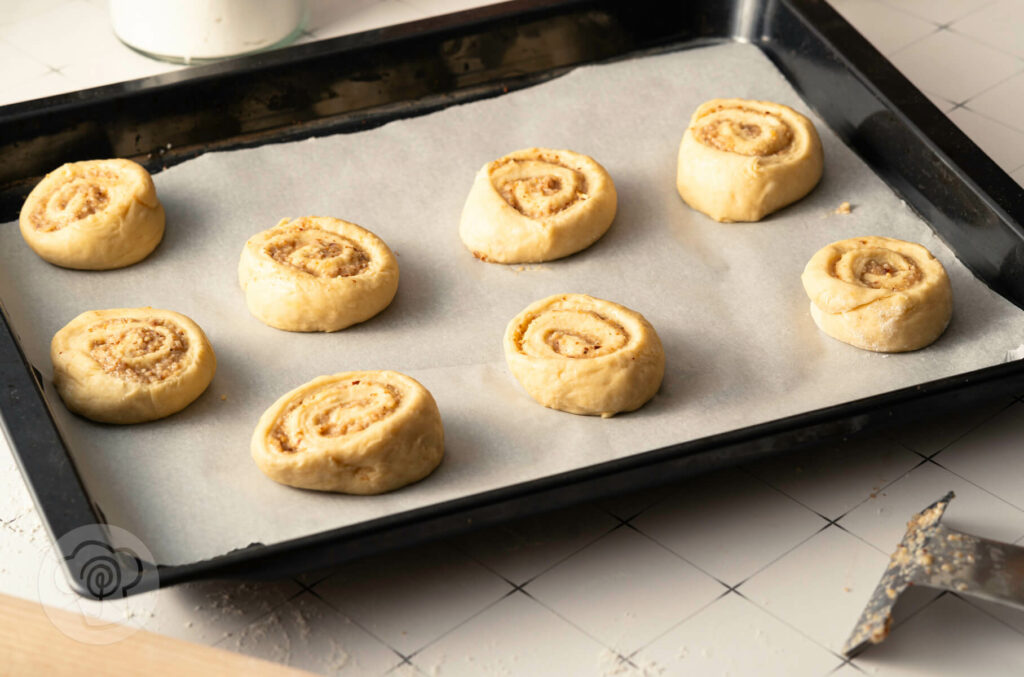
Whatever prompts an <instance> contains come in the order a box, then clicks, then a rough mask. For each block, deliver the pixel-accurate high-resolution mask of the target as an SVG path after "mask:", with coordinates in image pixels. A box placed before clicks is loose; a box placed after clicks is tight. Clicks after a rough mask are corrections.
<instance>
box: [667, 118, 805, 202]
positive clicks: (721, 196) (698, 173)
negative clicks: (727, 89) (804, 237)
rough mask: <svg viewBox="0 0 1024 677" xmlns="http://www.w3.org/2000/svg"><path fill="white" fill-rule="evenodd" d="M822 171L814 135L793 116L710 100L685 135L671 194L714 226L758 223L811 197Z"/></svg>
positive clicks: (800, 119) (803, 119) (800, 120)
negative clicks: (745, 222)
mask: <svg viewBox="0 0 1024 677" xmlns="http://www.w3.org/2000/svg"><path fill="white" fill-rule="evenodd" d="M823 166H824V155H823V154H822V149H821V140H820V139H819V138H818V132H817V131H816V130H815V129H814V125H813V124H811V121H810V120H808V119H807V118H806V117H804V116H803V115H801V114H800V113H797V112H796V111H795V110H793V109H792V108H790V107H788V106H783V105H782V104H778V103H772V102H770V101H748V100H746V99H712V100H711V101H708V102H707V103H703V104H701V105H700V107H698V108H697V111H696V112H695V113H694V114H693V118H691V120H690V126H689V127H687V129H686V132H685V133H684V134H683V141H682V143H681V144H680V145H679V167H678V172H677V174H676V188H678V189H679V195H681V196H682V198H683V200H685V201H686V204H688V205H690V206H691V207H693V208H694V209H696V210H697V211H701V212H704V213H705V214H707V215H708V216H710V217H711V218H713V219H715V220H716V221H760V220H761V219H762V218H763V217H764V216H765V215H767V214H770V213H772V212H774V211H776V210H777V209H781V208H782V207H785V206H786V205H788V204H790V203H792V202H796V201H797V200H799V199H800V198H802V197H803V196H805V195H807V193H809V192H811V189H812V188H814V186H816V185H817V183H818V180H819V179H820V178H821V172H822V167H823Z"/></svg>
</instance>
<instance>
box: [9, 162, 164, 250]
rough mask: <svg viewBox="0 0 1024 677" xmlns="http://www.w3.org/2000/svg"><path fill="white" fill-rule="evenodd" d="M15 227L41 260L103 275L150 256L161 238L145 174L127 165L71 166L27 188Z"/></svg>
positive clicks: (160, 218)
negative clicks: (18, 228)
mask: <svg viewBox="0 0 1024 677" xmlns="http://www.w3.org/2000/svg"><path fill="white" fill-rule="evenodd" d="M20 226H21V235H22V237H23V238H24V239H25V242H27V243H28V245H29V247H31V248H32V250H33V251H35V252H36V253H37V254H38V255H39V256H40V257H42V258H43V259H44V260H46V261H49V262H50V263H52V264H54V265H58V266H63V267H65V268H78V269H82V270H108V269H111V268H123V267H124V266H129V265H131V264H133V263H136V262H138V261H141V260H142V259H144V258H146V257H147V256H149V254H150V252H152V251H153V250H154V249H155V248H156V246H157V245H158V244H159V243H160V240H161V238H163V235H164V208H163V206H162V205H161V204H160V201H159V200H158V199H157V196H156V187H155V186H154V185H153V179H152V178H151V177H150V175H149V172H147V171H146V170H145V169H144V168H143V167H141V166H140V165H138V164H136V163H134V162H132V161H131V160H91V161H88V162H73V163H69V164H66V165H63V166H61V167H60V168H58V169H57V170H56V171H53V172H50V173H49V174H47V175H46V177H45V178H44V179H43V180H42V181H40V182H39V183H38V184H37V185H36V187H35V188H33V189H32V192H31V193H29V196H28V198H27V199H26V200H25V204H24V205H23V206H22V208H21V218H20Z"/></svg>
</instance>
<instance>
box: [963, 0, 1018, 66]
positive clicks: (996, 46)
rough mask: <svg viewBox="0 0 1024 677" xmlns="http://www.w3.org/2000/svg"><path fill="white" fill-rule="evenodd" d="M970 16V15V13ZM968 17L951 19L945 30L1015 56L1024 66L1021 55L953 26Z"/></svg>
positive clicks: (993, 49) (1006, 54)
mask: <svg viewBox="0 0 1024 677" xmlns="http://www.w3.org/2000/svg"><path fill="white" fill-rule="evenodd" d="M987 6H988V5H986V7H987ZM980 9H984V7H982V8H980ZM979 11H980V10H979ZM973 13H974V12H971V14H973ZM968 16H970V15H968ZM966 18H967V17H966V16H963V17H960V18H959V19H955V20H953V21H951V22H950V23H949V24H947V25H946V26H944V27H943V29H944V30H948V31H949V32H950V33H956V34H957V35H959V36H960V37H961V38H965V39H967V40H970V41H971V42H973V43H974V44H976V45H981V46H982V47H988V48H989V49H991V50H992V51H995V52H999V53H1000V54H1003V55H1005V56H1009V57H1013V58H1014V59H1016V60H1017V61H1018V62H1020V65H1021V67H1024V58H1022V57H1021V56H1020V55H1018V54H1015V53H1014V52H1008V51H1007V50H1005V49H1003V48H1002V47H1000V46H999V45H993V44H992V43H989V42H982V41H981V39H980V38H978V37H976V36H974V35H971V34H969V33H963V32H961V31H958V30H957V29H956V28H955V27H954V26H953V24H955V23H957V22H959V21H962V20H963V19H966Z"/></svg>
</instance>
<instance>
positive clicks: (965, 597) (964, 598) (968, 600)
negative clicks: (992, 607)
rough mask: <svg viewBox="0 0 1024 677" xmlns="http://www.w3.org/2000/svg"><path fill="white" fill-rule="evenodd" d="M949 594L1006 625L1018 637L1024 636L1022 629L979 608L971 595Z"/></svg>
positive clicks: (975, 599)
mask: <svg viewBox="0 0 1024 677" xmlns="http://www.w3.org/2000/svg"><path fill="white" fill-rule="evenodd" d="M949 594H951V595H953V596H954V597H956V598H957V599H959V600H960V601H962V602H964V603H965V604H969V605H970V606H972V607H973V608H975V609H977V610H978V611H980V612H982V613H983V614H985V615H986V616H988V617H989V618H992V619H993V620H996V621H999V622H1000V623H1002V624H1003V625H1005V626H1006V627H1008V628H1010V629H1011V630H1013V631H1014V632H1016V633H1017V634H1018V635H1024V630H1022V629H1020V628H1018V627H1016V626H1014V625H1011V624H1009V623H1007V622H1006V621H1004V620H1003V619H1002V618H1000V617H999V616H996V615H995V614H993V613H992V612H991V611H989V610H988V609H983V608H982V607H980V606H978V605H977V604H976V603H975V602H976V601H977V598H976V597H972V596H970V595H958V594H957V593H955V592H951V593H949Z"/></svg>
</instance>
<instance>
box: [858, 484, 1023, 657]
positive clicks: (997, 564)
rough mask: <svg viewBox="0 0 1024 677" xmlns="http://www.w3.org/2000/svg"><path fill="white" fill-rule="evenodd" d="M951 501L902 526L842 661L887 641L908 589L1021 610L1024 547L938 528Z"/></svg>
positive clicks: (948, 496)
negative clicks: (921, 588) (924, 589)
mask: <svg viewBox="0 0 1024 677" xmlns="http://www.w3.org/2000/svg"><path fill="white" fill-rule="evenodd" d="M953 496H954V494H953V492H952V491H951V492H949V493H948V494H946V495H945V496H943V497H942V498H940V499H939V500H938V501H936V502H935V503H933V504H931V505H930V506H928V507H927V508H925V509H924V510H922V511H921V512H920V513H918V514H917V515H914V516H913V517H912V518H911V520H910V521H909V522H908V523H907V533H906V534H905V535H904V536H903V540H902V541H900V544H899V546H897V548H896V551H895V552H894V553H893V554H892V557H891V558H890V559H889V567H888V568H887V569H886V570H885V573H884V574H883V575H882V580H881V581H879V583H878V587H877V588H875V592H874V594H873V595H871V599H870V600H869V601H868V604H867V607H865V609H864V613H862V614H861V616H860V620H858V621H857V625H856V626H854V629H853V633H852V634H851V635H850V638H849V639H848V640H846V646H845V647H843V653H845V654H846V655H847V656H853V655H856V654H858V653H860V652H861V651H862V650H863V649H864V648H865V647H867V646H868V645H869V644H878V643H880V642H881V641H882V640H884V639H885V638H886V636H887V635H888V634H889V628H890V626H891V624H892V609H893V607H894V606H896V600H897V599H899V596H900V594H902V593H903V591H904V590H906V589H907V588H909V587H910V586H912V585H923V586H926V587H929V588H937V589H939V590H950V591H952V592H955V593H957V594H960V595H973V596H975V597H980V598H982V599H988V600H991V601H993V602H999V603H1001V604H1006V605H1008V606H1013V607H1016V608H1018V609H1024V548H1021V547H1019V546H1016V545H1011V544H1009V543H1000V542H999V541H990V540H988V539H986V538H979V537H977V536H972V535H971V534H964V533H961V532H959V531H953V530H952V529H949V528H947V527H945V526H943V525H942V524H940V523H939V522H940V520H941V519H942V514H943V513H944V512H945V511H946V508H947V507H948V506H949V502H950V501H951V500H952V499H953Z"/></svg>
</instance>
